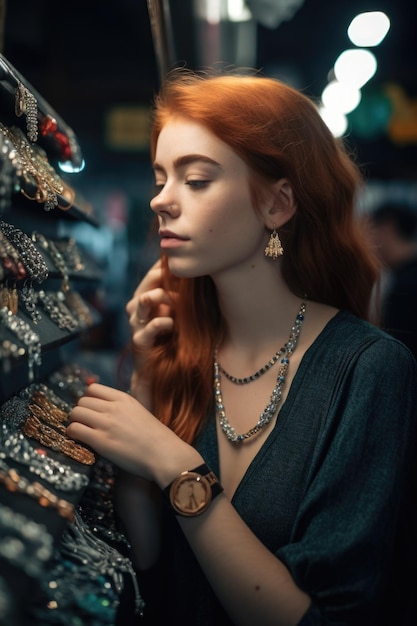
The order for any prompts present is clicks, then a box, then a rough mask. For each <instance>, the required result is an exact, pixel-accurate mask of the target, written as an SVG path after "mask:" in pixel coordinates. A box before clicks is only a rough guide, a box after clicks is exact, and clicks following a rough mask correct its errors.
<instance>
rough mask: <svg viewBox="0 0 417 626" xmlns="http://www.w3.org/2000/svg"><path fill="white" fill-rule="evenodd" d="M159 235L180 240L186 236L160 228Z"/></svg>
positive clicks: (162, 237) (184, 239) (183, 239)
mask: <svg viewBox="0 0 417 626" xmlns="http://www.w3.org/2000/svg"><path fill="white" fill-rule="evenodd" d="M159 236H160V238H161V239H179V240H180V241H186V240H187V238H186V237H181V236H180V235H177V234H176V233H173V232H172V231H170V230H160V231H159Z"/></svg>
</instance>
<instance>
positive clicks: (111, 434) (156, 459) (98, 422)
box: [67, 383, 202, 487]
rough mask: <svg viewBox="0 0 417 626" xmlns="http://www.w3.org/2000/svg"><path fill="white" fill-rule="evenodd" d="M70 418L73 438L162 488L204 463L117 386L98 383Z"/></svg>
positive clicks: (86, 394)
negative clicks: (184, 472) (115, 387)
mask: <svg viewBox="0 0 417 626" xmlns="http://www.w3.org/2000/svg"><path fill="white" fill-rule="evenodd" d="M70 420H71V423H70V424H69V426H68V427H67V433H68V436H69V437H71V438H72V439H75V440H77V441H81V442H83V443H85V444H87V445H88V446H90V447H91V448H92V449H93V450H96V451H97V452H98V453H99V454H100V455H102V456H103V457H105V458H106V459H108V460H109V461H111V462H112V463H114V464H115V465H117V466H118V467H120V468H121V469H123V470H125V471H127V472H130V473H132V474H134V475H136V476H141V477H142V478H146V479H147V480H151V481H155V482H156V483H158V484H159V486H160V487H164V486H166V485H167V484H168V483H169V482H171V480H173V479H174V478H175V477H176V476H177V475H178V474H179V473H180V472H182V471H183V470H185V469H189V467H194V466H195V465H198V464H199V463H201V462H202V461H201V457H200V455H199V454H198V453H197V452H196V450H195V449H194V448H192V447H191V446H189V445H188V444H186V443H185V442H184V441H182V439H180V438H179V437H178V436H177V435H175V433H173V431H172V430H170V429H169V428H168V427H167V426H165V425H164V424H161V422H160V421H159V420H158V419H157V418H156V417H155V416H154V415H152V414H151V413H150V412H149V411H148V410H147V409H145V408H144V407H143V406H142V405H141V404H140V403H139V402H138V401H137V400H135V399H134V398H133V397H132V396H131V395H129V394H127V393H125V392H123V391H119V390H118V389H112V388H111V387H106V386H105V385H101V384H98V383H93V384H92V385H90V386H89V387H88V388H87V390H86V392H85V394H84V395H83V396H82V397H81V398H80V399H79V401H78V403H77V405H76V406H75V407H74V408H73V409H72V411H71V417H70Z"/></svg>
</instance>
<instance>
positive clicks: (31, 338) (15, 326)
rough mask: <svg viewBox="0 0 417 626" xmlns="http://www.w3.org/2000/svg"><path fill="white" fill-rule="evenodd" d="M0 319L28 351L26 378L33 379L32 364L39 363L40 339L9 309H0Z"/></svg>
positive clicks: (30, 380)
mask: <svg viewBox="0 0 417 626" xmlns="http://www.w3.org/2000/svg"><path fill="white" fill-rule="evenodd" d="M0 320H1V321H2V322H3V324H4V325H5V326H6V328H8V329H9V330H11V331H12V333H14V334H15V335H16V336H17V338H18V339H20V341H21V342H22V343H24V344H25V346H26V349H27V353H28V378H29V382H32V381H33V379H34V366H35V365H38V366H40V365H41V341H40V338H39V335H38V334H37V333H35V332H34V331H33V330H32V329H31V327H30V326H29V324H27V323H26V322H25V321H24V320H22V319H21V318H20V317H18V316H17V315H14V314H13V313H12V312H11V311H9V309H7V308H6V307H3V308H2V309H0Z"/></svg>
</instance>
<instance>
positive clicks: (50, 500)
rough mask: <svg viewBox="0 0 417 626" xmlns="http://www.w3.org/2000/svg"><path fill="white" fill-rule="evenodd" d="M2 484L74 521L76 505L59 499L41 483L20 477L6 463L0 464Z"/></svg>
mask: <svg viewBox="0 0 417 626" xmlns="http://www.w3.org/2000/svg"><path fill="white" fill-rule="evenodd" d="M0 483H2V484H3V485H4V486H5V487H6V489H7V490H8V491H11V492H17V493H24V494H26V495H28V496H30V497H31V498H34V499H35V500H37V501H38V504H40V505H41V506H43V507H46V508H47V507H52V508H54V509H56V510H57V512H58V515H60V516H61V517H64V518H65V519H67V520H69V521H70V522H73V521H74V505H73V504H72V503H70V502H68V501H67V500H63V499H62V498H58V496H56V495H55V494H54V493H52V492H51V491H49V490H48V489H46V488H45V487H44V486H43V485H42V484H41V483H38V482H34V483H31V482H30V481H29V480H28V479H27V478H25V477H24V476H20V474H18V472H17V471H16V470H15V469H14V468H10V467H8V466H6V464H5V463H3V462H1V464H0Z"/></svg>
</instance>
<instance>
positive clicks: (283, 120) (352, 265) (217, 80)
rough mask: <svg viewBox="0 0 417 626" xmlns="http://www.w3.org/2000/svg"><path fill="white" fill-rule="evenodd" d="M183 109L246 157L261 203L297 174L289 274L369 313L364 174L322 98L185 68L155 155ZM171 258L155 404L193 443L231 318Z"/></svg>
mask: <svg viewBox="0 0 417 626" xmlns="http://www.w3.org/2000/svg"><path fill="white" fill-rule="evenodd" d="M177 116H179V117H183V118H186V119H190V120H193V121H194V122H197V123H200V124H202V125H204V126H205V127H206V128H207V129H208V130H209V131H211V132H212V133H213V134H214V135H216V136H217V137H218V138H219V139H221V140H222V141H223V142H225V143H226V144H228V145H229V146H230V147H231V148H232V149H233V150H234V151H235V152H236V154H238V155H239V157H240V158H241V159H243V161H245V163H246V164H247V165H248V166H249V170H250V172H251V191H252V196H253V199H254V205H255V206H256V201H257V198H259V197H260V193H261V190H262V187H263V185H261V184H260V183H265V181H269V182H272V181H276V180H278V179H280V178H283V177H285V178H287V179H288V180H289V182H290V184H291V187H292V189H293V193H294V196H295V200H296V203H297V211H296V214H295V216H294V217H293V218H292V219H291V220H290V221H289V222H288V223H287V224H286V225H285V227H284V228H282V229H280V238H281V240H282V243H283V247H284V249H285V254H284V256H283V257H282V259H281V261H280V264H281V269H282V275H283V278H284V280H285V281H286V283H287V285H288V287H289V288H290V290H291V291H292V292H293V293H294V294H296V295H299V296H300V297H306V298H308V299H310V300H314V301H317V302H321V303H324V304H328V305H331V306H334V307H337V308H340V309H347V310H349V311H351V312H352V313H354V314H355V315H357V316H359V317H361V318H363V319H368V316H369V309H370V299H371V293H372V289H373V286H374V284H375V281H376V279H377V274H378V270H377V265H376V262H375V260H374V258H373V256H372V254H371V252H370V251H369V249H368V248H367V245H366V242H365V238H364V237H363V235H362V231H361V229H360V227H359V224H358V220H357V219H356V216H355V208H354V207H355V196H356V192H357V190H358V187H359V185H360V184H361V182H362V179H361V174H360V171H359V169H358V167H357V166H356V165H355V163H354V161H353V160H352V159H351V158H350V156H349V155H348V153H347V151H346V148H345V146H344V145H343V142H342V141H341V140H337V139H335V138H334V137H333V136H332V134H331V132H330V131H329V129H328V128H327V126H326V125H325V124H324V122H323V121H322V119H321V117H320V115H319V114H318V112H317V109H316V107H315V105H314V103H313V102H312V101H311V100H310V99H309V98H308V97H306V96H305V95H303V94H302V93H300V92H299V91H297V90H296V89H293V88H292V87H289V86H288V85H285V84H283V83H281V82H279V81H277V80H274V79H270V78H265V77H261V76H249V75H243V76H239V75H219V76H215V75H213V76H202V75H197V74H193V73H191V72H188V71H185V72H184V71H176V72H174V74H173V75H172V76H171V77H169V78H168V80H167V81H166V83H165V85H164V86H163V88H162V89H161V91H160V93H159V95H158V96H157V98H156V100H155V108H154V114H153V124H152V131H151V153H152V158H154V155H155V150H156V143H157V140H158V136H159V133H160V131H161V129H162V128H163V126H164V125H165V124H166V123H167V122H168V121H169V120H170V119H172V118H173V117H177ZM163 261H164V263H163V266H164V283H165V288H166V289H167V290H168V291H170V292H176V293H178V296H179V297H178V298H175V330H174V333H173V334H172V336H169V337H164V338H161V339H160V340H159V341H158V342H157V345H156V346H155V348H154V350H153V351H152V353H151V355H150V358H149V361H148V363H147V365H146V367H147V371H148V372H149V371H151V372H152V381H153V383H152V399H153V411H154V412H155V414H156V415H157V416H158V417H159V418H160V419H161V421H162V422H164V423H165V424H168V425H169V426H170V427H171V428H172V429H173V430H174V431H175V432H176V433H177V434H178V435H179V436H180V437H182V438H183V439H184V440H186V441H188V442H192V441H193V440H194V438H195V436H196V434H197V433H198V431H199V429H200V427H201V426H202V424H203V423H204V420H205V418H206V416H207V415H208V413H209V412H210V410H211V409H212V407H213V371H212V370H213V351H214V344H215V341H218V340H219V336H221V334H222V333H223V332H224V321H223V320H222V318H221V315H220V311H219V307H218V303H217V296H216V291H215V288H214V284H213V282H212V280H211V278H210V277H200V278H194V279H189V278H187V279H181V278H176V277H174V276H173V275H172V274H171V273H170V271H169V269H168V266H167V263H166V259H163ZM149 368H150V369H149Z"/></svg>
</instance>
